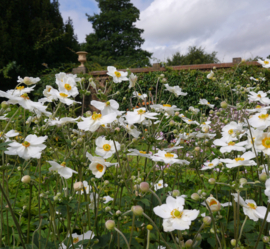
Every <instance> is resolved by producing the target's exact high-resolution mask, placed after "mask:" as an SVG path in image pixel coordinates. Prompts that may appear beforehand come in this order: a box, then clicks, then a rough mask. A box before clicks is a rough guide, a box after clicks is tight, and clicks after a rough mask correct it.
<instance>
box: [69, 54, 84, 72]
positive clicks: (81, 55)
mask: <svg viewBox="0 0 270 249" xmlns="http://www.w3.org/2000/svg"><path fill="white" fill-rule="evenodd" d="M76 54H77V55H78V61H79V62H80V63H81V65H80V66H79V67H77V68H73V69H72V73H74V74H77V73H86V71H87V70H86V67H85V66H84V63H85V62H86V55H87V54H88V53H87V52H85V51H79V52H77V53H76Z"/></svg>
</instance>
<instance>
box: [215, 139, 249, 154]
mask: <svg viewBox="0 0 270 249" xmlns="http://www.w3.org/2000/svg"><path fill="white" fill-rule="evenodd" d="M213 144H214V145H216V146H221V148H220V152H221V153H225V152H231V151H233V150H236V151H243V152H244V151H245V150H246V149H245V148H244V146H245V145H246V144H247V141H244V142H239V143H236V142H233V141H229V142H227V141H226V140H223V139H216V140H214V141H213Z"/></svg>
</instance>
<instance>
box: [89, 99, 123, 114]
mask: <svg viewBox="0 0 270 249" xmlns="http://www.w3.org/2000/svg"><path fill="white" fill-rule="evenodd" d="M91 105H92V106H94V107H96V108H97V109H98V110H100V111H101V114H102V115H107V114H110V113H113V112H115V113H117V115H121V114H122V112H121V111H118V108H119V104H118V102H117V101H115V100H114V99H111V100H109V101H107V102H101V101H96V100H92V101H91Z"/></svg>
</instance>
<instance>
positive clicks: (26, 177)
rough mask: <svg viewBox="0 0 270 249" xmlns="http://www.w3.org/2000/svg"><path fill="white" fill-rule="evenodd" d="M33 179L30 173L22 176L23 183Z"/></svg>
mask: <svg viewBox="0 0 270 249" xmlns="http://www.w3.org/2000/svg"><path fill="white" fill-rule="evenodd" d="M30 181H31V177H30V176H29V175H26V176H23V177H22V182H23V183H29V182H30Z"/></svg>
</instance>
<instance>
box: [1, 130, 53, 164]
mask: <svg viewBox="0 0 270 249" xmlns="http://www.w3.org/2000/svg"><path fill="white" fill-rule="evenodd" d="M47 138H48V137H47V136H44V137H37V136H36V135H28V136H27V137H26V138H25V140H24V141H23V143H18V142H16V141H14V142H12V143H10V144H9V145H8V146H9V147H8V148H7V151H5V154H7V155H18V156H19V157H21V158H23V159H26V160H27V159H30V158H37V159H39V158H40V157H41V152H42V151H43V150H44V149H45V148H46V145H44V144H43V143H44V142H45V140H46V139H47Z"/></svg>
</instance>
